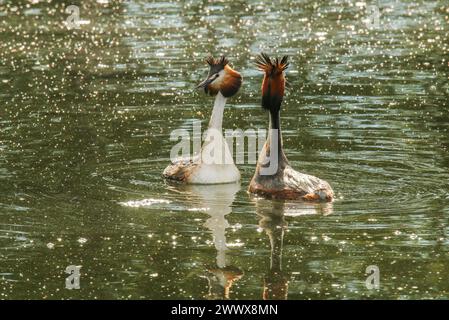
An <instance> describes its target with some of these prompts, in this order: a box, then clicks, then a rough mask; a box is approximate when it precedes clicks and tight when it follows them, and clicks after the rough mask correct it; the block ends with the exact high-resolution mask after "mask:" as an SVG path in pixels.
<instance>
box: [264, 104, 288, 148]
mask: <svg viewBox="0 0 449 320" xmlns="http://www.w3.org/2000/svg"><path fill="white" fill-rule="evenodd" d="M276 131H277V132H276ZM273 141H277V145H278V154H279V155H283V153H284V152H283V149H282V133H281V124H280V111H270V127H269V131H268V137H267V142H269V143H270V144H271V143H272V142H273Z"/></svg>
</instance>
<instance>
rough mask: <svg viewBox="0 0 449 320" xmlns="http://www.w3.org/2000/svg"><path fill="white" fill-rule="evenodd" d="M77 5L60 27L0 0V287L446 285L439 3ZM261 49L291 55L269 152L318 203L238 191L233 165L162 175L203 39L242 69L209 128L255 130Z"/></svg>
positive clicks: (243, 295)
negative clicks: (201, 181)
mask: <svg viewBox="0 0 449 320" xmlns="http://www.w3.org/2000/svg"><path fill="white" fill-rule="evenodd" d="M76 2H77V4H78V5H79V8H80V19H81V21H80V22H81V25H80V26H81V29H79V30H76V29H75V30H68V29H67V28H66V26H65V25H64V20H65V19H66V18H67V17H68V14H67V13H65V12H64V9H65V3H64V2H62V1H52V2H51V3H47V2H41V1H30V2H29V1H5V0H3V1H0V104H1V108H0V132H1V134H0V259H1V260H0V298H3V299H12V298H27V299H78V298H86V299H116V298H120V299H170V298H180V299H213V298H230V299H261V298H263V297H265V298H277V299H280V298H285V297H287V298H288V299H314V298H323V299H336V298H345V299H354V298H386V299H398V298H400V299H408V298H448V297H449V281H448V280H449V273H448V268H449V259H448V258H449V256H448V248H449V222H448V215H449V182H448V181H449V171H448V168H449V154H448V146H449V135H448V128H449V114H448V94H449V80H448V74H449V72H448V71H449V69H448V62H449V60H448V50H449V48H448V43H447V39H448V38H449V37H448V16H449V7H448V4H447V2H446V1H413V2H412V1H378V2H376V3H377V4H378V8H379V13H380V19H379V25H377V26H374V27H373V26H372V25H369V24H368V25H367V24H366V23H367V22H366V21H364V19H365V18H366V12H367V11H366V7H367V6H371V5H372V4H375V3H371V2H364V1H359V2H357V3H355V2H351V1H322V2H320V3H318V4H316V3H315V1H301V2H298V3H295V4H290V3H288V2H287V1H283V2H281V4H277V5H274V4H269V5H268V4H263V3H262V2H257V1H233V2H232V4H228V3H225V2H214V3H207V2H201V1H185V2H184V1H183V2H171V1H170V2H149V3H145V1H138V0H131V1H121V2H115V1H97V2H94V1H76ZM369 8H371V9H372V7H369ZM371 9H370V10H371ZM369 12H371V11H369ZM262 50H263V51H265V52H267V53H270V54H273V55H275V54H277V55H284V54H288V55H290V56H291V67H290V68H289V69H288V73H287V75H288V80H289V82H290V90H289V92H288V94H287V96H286V97H285V103H284V104H283V107H282V114H281V118H282V127H283V129H284V132H283V134H284V143H285V149H286V154H287V156H288V158H289V160H290V162H291V164H292V165H293V167H294V168H296V169H299V170H301V171H302V172H307V173H310V174H314V175H317V176H319V177H321V178H323V179H325V180H327V181H329V182H330V184H331V185H332V186H333V188H334V190H335V192H336V201H335V202H334V203H332V204H326V205H312V204H304V203H295V202H287V203H283V202H276V201H274V202H273V201H268V200H262V199H253V198H251V197H250V196H249V195H248V194H247V193H246V188H247V186H248V183H249V180H250V178H251V176H252V174H253V172H254V165H252V164H244V165H239V169H240V170H241V173H242V181H241V183H240V184H238V185H228V186H214V187H207V188H205V187H199V186H197V187H188V186H187V187H183V186H177V185H170V184H167V183H166V182H165V181H163V180H162V179H161V176H160V174H161V172H162V171H163V169H164V168H165V166H166V165H167V164H168V163H169V154H170V149H171V147H172V146H173V145H174V143H175V142H173V141H170V140H169V136H170V132H171V131H172V130H174V129H178V128H187V129H191V124H192V122H193V120H195V119H200V120H202V121H203V124H206V123H207V121H208V117H209V115H210V112H211V107H212V104H213V99H212V98H210V97H207V96H205V95H203V94H202V93H200V92H195V91H194V90H193V88H194V86H195V84H197V83H198V82H199V81H200V80H202V78H203V77H204V76H205V74H206V73H207V68H206V65H205V64H204V62H203V59H204V57H205V56H207V55H208V54H209V53H211V54H214V55H216V56H218V55H220V54H225V55H226V56H228V57H229V59H230V61H231V62H232V65H233V66H234V67H235V69H236V70H239V71H240V72H241V73H242V75H243V77H244V84H243V87H242V89H241V90H240V93H239V94H238V96H236V97H234V98H232V99H230V100H229V101H228V104H227V106H226V109H225V117H224V124H223V127H224V128H230V129H236V128H241V129H248V128H255V129H256V128H265V127H266V126H267V122H268V118H267V115H266V114H265V113H264V112H263V111H262V110H261V108H260V83H261V74H260V73H259V72H258V71H256V70H255V68H254V65H253V60H252V59H254V56H255V55H256V54H257V53H259V52H260V51H262ZM69 265H78V266H81V278H80V286H81V289H80V290H67V289H65V278H66V277H67V276H68V275H67V274H65V273H64V271H65V269H66V267H67V266H69ZM370 265H375V266H377V267H378V268H379V270H380V289H379V290H368V289H367V288H366V286H365V280H366V278H367V274H366V273H365V270H366V268H367V267H368V266H370Z"/></svg>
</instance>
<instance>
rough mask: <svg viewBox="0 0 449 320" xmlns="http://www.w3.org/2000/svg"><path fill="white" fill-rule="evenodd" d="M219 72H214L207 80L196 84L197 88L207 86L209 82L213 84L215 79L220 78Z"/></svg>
mask: <svg viewBox="0 0 449 320" xmlns="http://www.w3.org/2000/svg"><path fill="white" fill-rule="evenodd" d="M218 76H219V75H218V73H214V74H212V75H210V76H208V77H207V79H206V80H204V81H203V82H201V83H200V84H199V85H197V86H196V88H197V89H199V88H206V87H207V86H208V85H209V84H211V83H212V82H213V81H214V80H215V79H217V78H218Z"/></svg>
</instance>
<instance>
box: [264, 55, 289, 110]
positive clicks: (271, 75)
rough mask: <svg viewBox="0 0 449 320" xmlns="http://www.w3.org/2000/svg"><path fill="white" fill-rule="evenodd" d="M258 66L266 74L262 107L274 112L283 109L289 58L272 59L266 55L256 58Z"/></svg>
mask: <svg viewBox="0 0 449 320" xmlns="http://www.w3.org/2000/svg"><path fill="white" fill-rule="evenodd" d="M256 66H257V67H258V68H259V70H261V71H263V72H264V74H265V75H264V78H263V82H262V107H263V108H264V109H268V110H270V111H272V112H277V111H279V109H280V108H281V103H282V99H283V97H284V90H285V76H284V70H285V69H287V68H288V66H289V62H288V56H284V57H282V59H280V60H279V58H274V59H270V57H269V56H268V55H266V54H265V53H261V54H260V55H258V56H257V57H256Z"/></svg>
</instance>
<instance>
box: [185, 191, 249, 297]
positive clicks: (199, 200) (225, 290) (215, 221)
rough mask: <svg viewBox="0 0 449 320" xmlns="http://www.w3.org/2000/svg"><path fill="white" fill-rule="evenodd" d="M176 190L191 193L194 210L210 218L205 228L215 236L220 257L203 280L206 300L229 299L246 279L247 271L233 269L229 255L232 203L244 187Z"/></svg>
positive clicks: (209, 267) (217, 254) (216, 248)
mask: <svg viewBox="0 0 449 320" xmlns="http://www.w3.org/2000/svg"><path fill="white" fill-rule="evenodd" d="M176 188H177V189H180V188H181V189H182V190H183V191H185V192H187V193H189V195H190V196H191V198H194V199H193V203H194V206H195V207H197V208H200V209H199V210H201V211H204V212H205V213H206V214H207V215H208V216H209V217H208V218H207V220H206V222H205V223H204V227H206V228H207V229H208V230H210V232H211V234H212V239H213V243H214V246H215V250H216V257H215V263H213V264H211V265H210V266H207V267H206V272H205V275H204V276H203V277H204V278H205V279H206V280H207V283H208V292H207V294H206V297H205V298H206V299H229V295H230V289H231V287H232V285H233V283H234V282H235V281H237V280H239V279H240V278H241V277H242V276H243V271H241V270H240V269H239V268H237V267H235V266H233V265H232V264H231V263H230V261H228V257H227V255H226V253H227V251H228V247H227V244H226V229H227V228H228V227H229V226H230V225H229V222H228V220H227V219H226V215H228V214H229V213H231V212H232V203H233V202H234V199H235V195H236V194H237V192H238V191H239V190H240V184H239V183H230V184H221V185H207V186H206V185H178V186H176Z"/></svg>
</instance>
